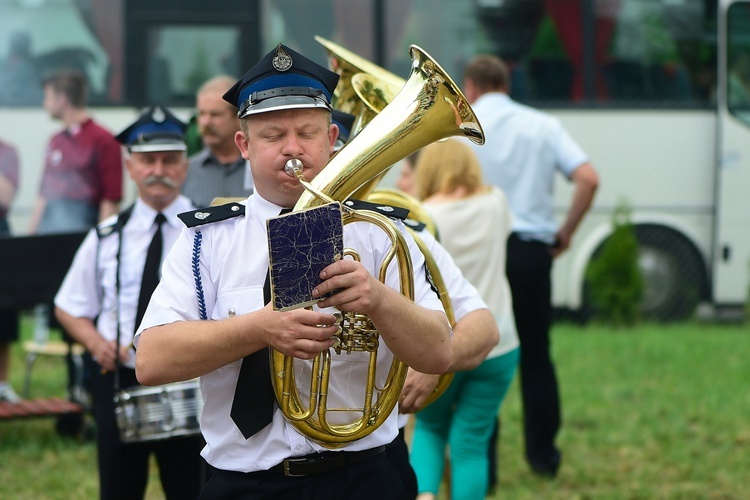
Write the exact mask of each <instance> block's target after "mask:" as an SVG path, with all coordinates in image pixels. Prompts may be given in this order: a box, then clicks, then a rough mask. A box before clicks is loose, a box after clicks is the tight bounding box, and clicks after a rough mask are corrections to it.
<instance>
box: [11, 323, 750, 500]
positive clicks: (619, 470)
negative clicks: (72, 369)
mask: <svg viewBox="0 0 750 500" xmlns="http://www.w3.org/2000/svg"><path fill="white" fill-rule="evenodd" d="M24 335H25V336H29V335H30V332H29V331H28V328H26V329H25V331H24ZM553 351H554V356H555V359H556V360H557V368H558V376H559V379H560V386H561V387H560V388H561V397H562V402H563V429H562V431H561V433H560V436H559V445H560V447H561V449H562V450H563V454H564V457H563V465H562V467H561V469H560V474H559V476H558V477H557V479H555V480H547V479H541V478H538V477H536V476H534V475H532V474H531V473H530V472H529V471H528V468H527V467H526V464H525V462H524V460H523V443H522V439H521V427H520V422H521V407H520V402H519V394H518V393H519V391H518V387H517V382H518V381H517V380H516V381H515V382H514V386H513V387H512V388H511V390H510V391H509V394H508V396H507V398H506V400H505V403H504V404H503V408H502V410H501V418H502V422H503V429H502V435H501V440H500V447H499V454H500V457H499V460H500V469H499V478H500V483H499V486H498V489H497V492H496V493H495V494H494V495H493V496H492V497H491V498H513V499H516V498H521V499H523V498H529V499H531V498H565V499H569V498H581V499H588V498H596V499H599V498H606V499H617V498H638V499H640V498H644V499H650V498H701V499H703V498H714V499H731V498H737V499H740V498H746V497H747V491H746V490H747V485H748V479H747V477H748V470H750V452H748V448H749V447H750V390H749V389H748V387H747V385H748V381H750V364H748V362H747V359H746V358H747V357H748V356H749V355H750V328H749V327H747V326H741V325H731V326H730V325H709V324H698V323H695V324H693V323H690V324H682V325H669V326H663V325H643V326H639V327H637V328H635V329H631V330H612V329H609V328H605V327H598V326H588V327H579V326H572V325H562V324H561V325H556V326H555V328H554V333H553ZM65 377H66V375H65V372H64V369H63V364H62V363H61V362H60V360H57V359H49V358H39V359H38V360H37V365H36V366H35V369H34V377H33V383H32V396H33V397H41V396H62V395H63V394H64V390H63V388H64V383H65ZM22 379H23V352H22V350H21V346H20V343H19V344H18V345H16V346H15V348H14V358H13V366H12V375H11V381H12V382H13V384H14V386H15V387H16V389H17V390H20V389H21V388H22V385H23V383H22V382H23V380H22ZM95 457H96V450H95V447H94V445H93V444H92V443H90V442H86V443H80V442H77V441H74V440H72V439H69V438H62V437H60V436H58V435H57V434H56V432H55V429H54V419H51V418H41V419H34V420H26V421H20V420H17V421H0V498H2V499H6V498H8V499H15V498H23V499H26V498H34V499H71V498H76V499H79V498H80V499H89V498H96V497H97V492H98V490H97V488H98V486H97V473H96V458H95ZM155 474H156V472H155V471H154V473H153V474H152V480H151V481H150V486H149V491H148V498H150V499H159V498H163V495H162V494H161V490H160V488H159V484H158V477H157V476H156V475H155ZM443 498H446V497H443Z"/></svg>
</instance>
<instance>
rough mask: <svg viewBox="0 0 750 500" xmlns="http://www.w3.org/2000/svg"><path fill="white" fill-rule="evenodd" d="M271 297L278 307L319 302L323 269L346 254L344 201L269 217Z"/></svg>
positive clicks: (289, 308)
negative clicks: (315, 292)
mask: <svg viewBox="0 0 750 500" xmlns="http://www.w3.org/2000/svg"><path fill="white" fill-rule="evenodd" d="M266 229H267V232H268V251H269V259H270V273H271V300H272V302H273V307H274V309H275V310H277V311H288V310H291V309H298V308H300V307H307V306H310V305H313V304H315V303H317V302H318V301H319V300H321V299H322V298H323V297H317V298H313V296H312V291H313V288H315V287H316V286H317V285H318V284H319V283H320V272H321V271H322V270H323V269H325V268H326V267H327V266H328V265H330V264H332V263H333V262H335V261H337V260H339V259H341V258H342V256H343V254H344V224H343V219H342V216H341V205H340V204H339V203H329V204H328V205H323V206H320V207H314V208H310V209H307V210H302V211H300V212H291V213H288V214H284V215H281V216H279V217H276V218H273V219H268V221H266Z"/></svg>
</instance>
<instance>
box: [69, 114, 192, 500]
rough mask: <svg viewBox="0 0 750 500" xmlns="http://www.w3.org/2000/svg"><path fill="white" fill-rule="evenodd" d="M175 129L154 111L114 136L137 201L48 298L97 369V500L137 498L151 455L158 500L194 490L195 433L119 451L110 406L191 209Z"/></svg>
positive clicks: (95, 236)
mask: <svg viewBox="0 0 750 500" xmlns="http://www.w3.org/2000/svg"><path fill="white" fill-rule="evenodd" d="M184 130H185V125H184V124H183V123H182V122H180V121H179V120H178V119H177V118H176V117H175V116H174V115H172V113H170V112H169V110H167V109H165V108H160V107H155V108H150V109H147V110H145V111H144V112H143V113H142V114H141V116H140V117H139V118H138V120H137V121H136V122H135V123H133V124H132V125H131V126H130V127H128V128H127V129H125V130H124V131H123V132H122V133H121V134H120V135H118V136H117V139H118V140H119V141H120V142H121V143H122V144H123V145H124V146H126V150H127V151H126V154H125V161H126V165H127V170H128V173H129V174H130V177H131V179H133V181H134V182H135V183H136V185H137V187H138V198H137V199H136V201H135V203H134V204H133V205H132V206H131V207H129V208H127V209H126V210H124V211H123V212H121V213H120V214H118V215H114V216H111V217H109V218H108V219H106V220H104V221H102V223H101V224H99V226H98V227H97V228H95V229H92V230H91V231H90V232H89V234H88V235H87V236H86V238H85V239H84V241H83V243H82V244H81V247H80V248H79V249H78V252H77V253H76V256H75V258H74V260H73V264H72V266H71V268H70V270H69V271H68V274H67V275H66V277H65V280H64V281H63V284H62V286H61V288H60V290H59V292H58V293H57V296H56V297H55V306H56V307H55V314H56V315H57V318H58V320H59V321H60V323H61V324H62V326H63V327H64V328H65V330H66V331H68V332H69V333H70V335H71V336H72V337H73V338H74V339H75V340H76V341H78V342H80V343H81V344H83V345H84V346H85V347H86V349H87V350H88V352H89V353H90V354H91V355H92V357H93V358H94V360H95V361H96V363H97V364H98V368H97V369H96V370H92V372H93V373H92V378H93V380H92V386H93V389H92V396H93V398H92V399H93V412H94V418H95V420H96V425H97V451H98V465H99V480H100V497H101V498H103V499H113V498H128V499H132V498H143V496H144V494H145V491H146V485H147V482H148V476H149V458H150V456H151V454H152V453H153V454H155V455H156V458H157V462H158V465H159V473H160V478H161V483H162V488H163V489H164V492H165V494H166V497H167V498H175V499H182V498H195V497H196V496H197V495H198V494H199V492H200V489H201V487H202V479H201V478H202V473H201V471H202V468H203V466H202V462H203V461H202V459H201V458H200V449H201V446H202V444H203V443H202V439H201V437H200V435H198V434H195V435H191V436H183V437H171V438H167V439H163V440H156V441H148V442H128V443H123V442H122V440H121V439H120V435H119V432H118V427H117V421H116V417H115V405H114V395H115V393H116V391H117V390H118V389H132V388H133V387H135V386H137V381H136V377H135V352H134V351H133V347H132V345H133V335H134V333H135V329H136V327H137V326H138V323H139V322H140V318H139V317H138V316H139V314H140V315H142V313H143V310H145V306H146V304H147V303H148V300H149V297H150V292H153V286H155V281H157V280H158V269H159V264H160V261H161V260H162V259H163V258H164V256H165V255H166V254H167V252H168V251H169V249H170V247H171V246H172V244H173V243H174V242H175V240H176V239H177V237H178V236H179V234H180V231H181V226H182V224H181V223H180V220H179V219H178V218H177V215H178V214H179V213H181V212H185V211H188V210H192V209H193V208H194V207H193V205H192V204H191V203H190V201H189V200H188V199H187V198H185V197H184V196H182V195H180V187H181V186H182V183H183V181H184V180H185V176H186V174H187V157H186V153H185V151H186V146H185V142H184V139H183V133H184ZM152 245H156V246H154V247H153V248H154V249H155V250H152V251H149V249H150V248H152ZM158 245H161V251H159V247H158ZM149 254H151V255H153V257H152V258H151V259H149ZM147 269H151V270H152V271H153V273H151V274H153V276H152V277H151V279H149V278H147V277H146V275H147V274H148V273H147V272H146V270H147ZM149 276H150V275H149ZM150 281H153V282H154V283H153V284H152V285H151V289H150V290H149V289H148V283H149V282H150Z"/></svg>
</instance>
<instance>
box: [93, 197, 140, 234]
mask: <svg viewBox="0 0 750 500" xmlns="http://www.w3.org/2000/svg"><path fill="white" fill-rule="evenodd" d="M134 206H135V205H130V206H129V207H128V208H126V209H125V210H123V211H122V212H120V213H119V214H117V219H116V220H115V221H114V222H113V223H112V224H107V225H97V226H96V235H97V236H98V237H99V238H104V237H105V236H109V235H110V234H114V233H119V232H120V231H121V230H122V227H123V226H124V225H125V224H126V223H127V222H128V219H130V214H132V213H133V207H134Z"/></svg>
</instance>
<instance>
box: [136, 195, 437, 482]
mask: <svg viewBox="0 0 750 500" xmlns="http://www.w3.org/2000/svg"><path fill="white" fill-rule="evenodd" d="M280 211H281V207H279V206H277V205H274V204H272V203H270V202H268V201H266V200H264V199H263V198H261V197H260V196H259V195H257V194H255V195H252V196H250V198H248V201H247V207H246V211H245V214H246V215H245V216H244V217H234V218H232V219H228V220H225V221H222V222H216V223H213V224H206V225H203V226H198V227H197V228H187V229H185V231H184V232H183V234H182V236H181V237H180V239H179V240H178V241H177V243H176V244H175V245H174V247H172V251H171V253H170V254H169V256H168V257H167V260H166V261H165V263H164V269H163V277H162V281H161V283H160V284H159V286H158V287H157V289H156V291H155V292H154V295H153V297H152V300H151V302H150V304H149V307H148V309H147V311H146V314H145V316H144V319H143V322H142V324H141V327H140V329H139V331H138V334H137V335H140V333H141V332H142V331H143V330H145V329H147V328H150V327H152V326H157V325H163V324H168V323H172V322H175V321H184V320H196V319H199V318H200V315H199V306H198V300H197V298H196V285H195V277H194V274H193V271H192V261H193V244H194V239H195V237H196V232H197V231H199V232H200V234H201V237H200V241H201V250H200V253H199V259H200V262H199V268H200V272H201V281H202V287H203V293H204V297H205V307H206V311H207V317H208V318H209V319H213V320H219V319H224V318H227V317H228V316H229V314H230V313H229V311H230V310H231V311H233V312H234V313H235V314H237V315H240V314H246V313H249V312H252V311H256V310H258V309H261V308H263V307H264V299H263V283H264V281H265V276H266V272H267V268H268V243H267V235H266V220H267V219H269V218H272V217H276V216H277V215H278V214H279V212H280ZM398 225H399V227H400V229H401V231H402V233H403V234H404V235H405V238H406V240H407V242H408V243H409V249H410V252H411V255H412V261H413V265H414V285H415V302H416V303H417V304H419V305H421V306H423V307H425V308H428V309H433V310H441V311H442V305H441V304H440V300H439V298H438V297H437V295H436V294H435V292H433V291H432V289H431V288H430V286H429V284H428V283H427V280H426V277H425V273H424V266H423V264H424V259H423V257H422V254H421V253H420V252H419V249H418V248H417V246H416V243H414V240H413V239H412V238H411V237H410V236H409V235H408V234H407V233H406V229H405V228H404V226H403V224H400V223H399V224H398ZM390 245H391V243H390V240H389V239H388V237H387V236H386V235H385V234H384V233H383V232H382V230H380V229H379V228H378V227H376V226H375V225H373V224H369V223H361V222H358V223H353V224H348V225H346V226H345V227H344V246H345V247H346V248H354V249H356V250H358V251H359V252H360V254H361V259H362V260H361V262H362V264H363V265H364V266H365V268H366V269H367V270H368V271H369V272H370V273H371V274H372V275H374V276H377V275H378V273H379V269H380V262H381V260H382V259H383V257H384V255H385V253H386V251H387V250H389V249H390ZM395 268H396V262H395V259H394V262H392V263H391V266H390V267H389V271H391V270H393V269H395ZM386 281H387V284H388V285H389V286H391V287H392V288H395V289H398V288H399V281H398V273H397V272H389V273H388V275H387V280H386ZM327 312H331V311H327ZM404 333H405V334H408V332H404ZM136 342H137V337H136ZM136 345H137V344H136ZM392 357H393V356H392V354H391V352H390V350H389V349H388V347H387V346H386V345H385V342H382V341H381V342H380V346H379V350H378V374H379V377H382V378H381V380H380V382H382V379H384V378H385V375H386V374H387V371H388V367H389V366H390V364H391V360H392ZM367 359H368V357H367V355H366V354H365V353H353V354H351V355H347V354H342V355H341V356H339V355H336V354H335V353H334V354H333V355H332V360H333V363H334V364H335V366H334V367H333V369H332V376H331V387H330V390H329V407H344V406H347V407H356V406H357V405H358V404H359V405H360V406H361V400H362V397H363V394H364V390H363V388H362V387H361V385H363V384H362V381H364V372H365V370H366V367H367ZM241 363H242V360H241V359H239V360H237V361H234V362H232V363H230V364H228V365H226V366H224V367H222V368H219V369H218V370H215V371H213V372H211V373H207V374H205V375H203V376H202V377H201V378H200V382H201V393H202V394H203V400H204V406H203V413H202V415H201V431H202V433H203V436H204V438H205V440H206V447H205V448H204V449H203V452H202V453H201V454H202V455H203V457H204V458H205V459H206V460H207V461H208V463H209V464H211V465H212V466H214V467H216V468H219V469H223V470H233V471H241V472H251V471H257V470H266V469H269V468H271V467H273V466H274V465H276V464H278V463H280V462H281V461H282V460H283V459H285V458H287V457H291V456H303V455H307V454H310V453H313V452H316V451H322V450H325V449H326V448H324V447H322V446H320V445H318V444H317V443H314V442H312V441H310V440H308V439H307V438H306V437H305V436H303V435H302V434H300V433H299V432H297V430H296V429H295V428H294V427H293V426H292V425H291V424H290V423H288V422H287V420H286V419H285V418H284V416H283V415H282V413H281V411H280V410H279V409H278V407H277V406H276V405H275V409H274V415H273V422H272V423H271V424H269V425H268V426H266V427H265V428H264V429H262V430H261V431H259V432H258V433H257V434H255V435H253V436H251V437H250V438H249V439H245V437H244V436H243V435H242V433H241V432H240V431H239V429H238V428H237V426H236V425H235V423H234V421H233V420H232V419H231V416H230V410H231V407H232V401H233V398H234V392H235V387H236V385H237V378H238V375H239V371H240V366H241ZM308 363H309V362H304V361H302V360H296V361H295V367H296V368H298V367H300V366H307V364H308ZM297 375H298V377H299V375H300V373H299V369H298V370H297ZM298 386H301V387H309V384H307V385H305V383H304V382H302V381H301V380H300V379H299V378H298ZM342 399H343V400H345V401H346V403H347V404H339V403H340V402H341V401H340V400H342ZM336 400H339V401H336ZM303 401H304V399H303ZM397 432H398V428H397V412H396V411H394V412H392V413H391V415H390V416H389V417H388V418H387V419H386V420H385V422H384V423H383V425H382V426H381V427H379V428H378V429H377V430H376V431H375V432H373V433H372V434H370V435H369V436H366V437H364V438H362V439H360V440H357V441H355V442H353V443H351V444H350V445H348V446H346V447H345V448H342V449H345V450H349V451H357V450H366V449H370V448H374V447H377V446H380V445H384V444H387V443H390V442H391V441H393V439H394V438H395V437H396V434H397Z"/></svg>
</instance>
